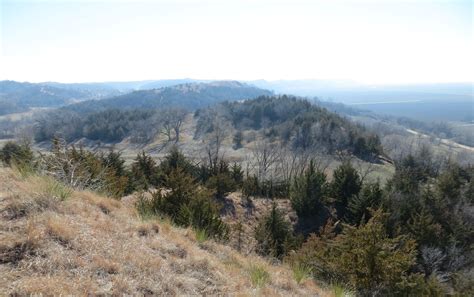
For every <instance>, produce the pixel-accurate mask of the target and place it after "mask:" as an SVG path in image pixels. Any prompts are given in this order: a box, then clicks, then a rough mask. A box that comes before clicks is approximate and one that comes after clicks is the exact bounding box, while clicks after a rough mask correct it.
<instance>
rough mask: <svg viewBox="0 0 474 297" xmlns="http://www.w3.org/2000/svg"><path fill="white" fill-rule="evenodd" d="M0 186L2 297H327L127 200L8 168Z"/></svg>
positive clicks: (278, 269) (2, 173) (0, 172)
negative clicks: (145, 213) (141, 213)
mask: <svg viewBox="0 0 474 297" xmlns="http://www.w3.org/2000/svg"><path fill="white" fill-rule="evenodd" d="M0 180H2V183H1V184H0V214H1V216H0V220H1V225H0V226H1V229H0V274H1V275H2V278H1V279H0V295H31V294H46V295H59V294H62V295H87V294H89V295H101V294H105V295H124V294H126V295H196V294H200V295H203V294H213V295H216V294H218V295H222V294H242V295H254V294H263V295H271V296H275V295H280V296H290V295H306V296H307V295H312V296H314V295H319V296H328V294H327V293H325V292H324V291H323V290H321V289H319V288H318V287H317V286H316V285H315V284H314V283H313V282H312V281H310V280H307V281H305V282H303V283H301V284H299V285H298V284H297V283H296V282H295V281H294V280H293V276H292V272H291V270H289V269H288V268H287V267H285V266H283V265H275V264H269V263H268V262H266V261H264V260H263V259H261V258H258V257H255V256H247V257H245V256H243V255H241V254H239V253H237V252H236V251H234V250H232V249H231V248H229V247H226V246H223V245H220V244H218V243H215V242H211V241H205V242H198V241H197V240H196V236H195V234H194V233H193V231H192V230H190V229H181V228H176V227H174V226H172V225H171V224H170V223H169V222H166V221H157V220H148V221H143V220H141V219H140V218H139V217H138V216H137V214H136V212H135V209H134V207H133V204H131V203H127V200H126V199H125V200H123V202H120V201H117V200H113V199H110V198H106V197H102V196H99V195H97V194H95V193H92V192H79V191H71V190H69V189H67V188H65V187H64V186H61V185H60V184H58V183H57V182H54V181H52V180H50V179H48V178H45V177H42V176H34V175H30V176H26V177H25V176H22V175H20V174H19V173H18V172H15V171H12V170H10V169H6V168H0ZM59 197H62V198H64V199H62V200H61V199H60V198H59Z"/></svg>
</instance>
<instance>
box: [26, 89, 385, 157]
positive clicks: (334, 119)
mask: <svg viewBox="0 0 474 297" xmlns="http://www.w3.org/2000/svg"><path fill="white" fill-rule="evenodd" d="M185 115H186V112H185V111H184V110H182V109H177V108H170V109H160V110H142V109H134V110H121V109H108V110H104V111H98V112H91V113H78V112H75V111H71V110H69V109H61V110H58V111H53V112H50V113H48V114H46V115H43V116H42V118H38V120H37V125H36V129H35V139H36V141H47V140H51V139H52V138H53V137H54V136H60V137H62V138H64V139H66V140H67V141H68V142H72V141H75V140H78V139H81V138H87V139H90V140H100V141H104V142H120V141H122V140H124V139H125V138H127V137H130V139H131V140H132V141H133V142H137V143H146V142H149V141H152V140H153V139H154V138H155V137H156V136H157V135H158V134H160V133H163V134H165V135H167V136H168V140H169V141H171V140H175V141H179V133H180V126H181V124H182V122H183V119H184V117H185ZM194 116H195V118H197V127H196V131H195V137H196V138H199V137H204V136H205V135H206V134H209V133H212V132H213V131H214V130H215V128H216V125H218V126H219V129H227V131H226V132H227V133H226V134H232V133H241V132H242V131H248V130H251V131H259V132H261V133H263V136H264V137H265V138H268V139H271V140H276V139H278V140H279V141H281V142H283V143H285V144H290V145H291V146H292V147H293V148H294V149H302V150H323V151H326V152H328V153H334V152H335V151H348V152H350V153H352V154H354V155H357V156H359V157H362V158H366V159H369V158H374V157H376V156H378V155H380V154H382V153H383V152H382V147H381V145H380V141H379V139H378V137H377V136H376V135H375V134H373V133H370V132H369V131H368V130H367V129H365V128H364V127H362V126H360V125H357V124H355V123H353V122H351V121H349V120H348V119H346V118H343V117H341V116H339V115H337V114H335V113H332V112H329V111H327V110H326V109H324V108H321V107H318V106H315V105H312V104H311V103H310V102H308V101H307V100H303V99H300V98H296V97H290V96H261V97H258V98H256V99H252V100H246V101H243V102H225V103H222V104H218V105H215V106H214V107H211V108H205V109H200V110H197V111H196V112H195V114H194Z"/></svg>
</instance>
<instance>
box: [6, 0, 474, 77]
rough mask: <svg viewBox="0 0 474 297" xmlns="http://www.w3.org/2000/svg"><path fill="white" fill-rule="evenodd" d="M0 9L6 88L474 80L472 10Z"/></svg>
mask: <svg viewBox="0 0 474 297" xmlns="http://www.w3.org/2000/svg"><path fill="white" fill-rule="evenodd" d="M0 3H1V4H0V10H1V22H0V24H1V38H0V40H1V46H0V51H1V58H0V65H1V67H0V69H1V70H0V79H1V80H3V79H9V80H18V81H30V82H45V81H57V82H103V81H140V80H155V79H170V78H185V77H191V78H195V79H210V80H214V79H216V80H226V79H232V80H244V81H245V80H256V79H266V80H280V79H283V80H296V79H328V80H350V81H356V82H360V83H366V84H407V83H408V84H412V83H445V82H473V81H474V79H473V78H474V76H473V70H472V69H473V68H474V67H473V66H474V63H473V55H472V52H474V45H473V44H474V41H473V26H472V25H473V23H472V9H473V7H472V2H471V1H469V0H468V1H464V0H455V1H440V0H439V1H424V0H420V1H413V2H408V1H401V0H399V1H395V0H386V1H338V2H335V1H276V2H275V1H273V2H272V1H212V0H206V1H154V2H152V1H140V2H138V3H137V2H131V1H118V2H117V1H115V2H113V1H107V0H105V1H104V0H102V1H48V2H44V1H9V0H1V2H0Z"/></svg>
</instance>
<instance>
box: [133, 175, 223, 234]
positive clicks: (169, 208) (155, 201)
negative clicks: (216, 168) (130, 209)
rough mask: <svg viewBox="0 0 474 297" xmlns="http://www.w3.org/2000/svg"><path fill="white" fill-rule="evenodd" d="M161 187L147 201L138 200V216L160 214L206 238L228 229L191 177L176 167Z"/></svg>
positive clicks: (211, 202)
mask: <svg viewBox="0 0 474 297" xmlns="http://www.w3.org/2000/svg"><path fill="white" fill-rule="evenodd" d="M164 185H165V186H166V189H159V190H157V191H156V192H155V193H153V196H152V199H151V200H150V201H146V199H140V200H139V203H138V204H137V207H138V208H139V211H140V212H141V213H142V214H145V215H150V214H155V215H156V214H163V215H166V216H169V217H170V218H171V219H172V220H173V221H174V222H175V223H176V224H178V225H181V226H191V227H193V228H196V229H198V230H203V231H205V232H206V234H207V235H208V236H209V237H213V238H226V237H227V234H228V226H227V225H226V224H225V223H224V222H223V221H222V220H221V219H220V216H219V205H218V204H217V203H216V202H215V201H214V200H213V197H212V194H211V193H210V192H209V191H208V190H206V189H203V188H200V187H199V185H198V184H197V183H196V182H195V180H194V178H193V177H191V176H189V175H188V174H187V173H185V172H184V171H182V170H181V169H180V168H178V169H176V170H174V171H171V173H170V175H169V176H167V177H166V178H165V181H164Z"/></svg>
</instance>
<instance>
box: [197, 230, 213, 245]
mask: <svg viewBox="0 0 474 297" xmlns="http://www.w3.org/2000/svg"><path fill="white" fill-rule="evenodd" d="M194 233H195V235H196V241H197V242H198V243H204V242H205V241H206V240H208V238H209V236H208V235H207V231H206V230H203V229H195V230H194Z"/></svg>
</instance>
